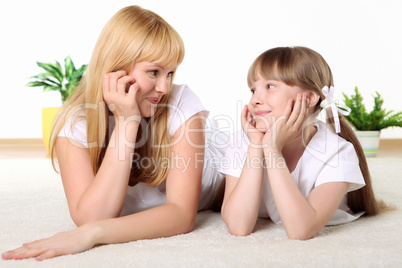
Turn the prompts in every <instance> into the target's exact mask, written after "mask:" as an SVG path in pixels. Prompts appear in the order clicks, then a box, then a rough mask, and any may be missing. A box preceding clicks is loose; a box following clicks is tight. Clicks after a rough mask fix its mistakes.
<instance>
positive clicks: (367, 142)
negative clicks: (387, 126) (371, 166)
mask: <svg viewBox="0 0 402 268" xmlns="http://www.w3.org/2000/svg"><path fill="white" fill-rule="evenodd" d="M355 134H356V136H357V138H358V139H359V142H360V144H361V145H362V147H363V151H364V154H365V156H366V157H375V156H376V155H377V151H378V145H379V144H380V134H381V131H380V130H375V131H357V130H356V131H355Z"/></svg>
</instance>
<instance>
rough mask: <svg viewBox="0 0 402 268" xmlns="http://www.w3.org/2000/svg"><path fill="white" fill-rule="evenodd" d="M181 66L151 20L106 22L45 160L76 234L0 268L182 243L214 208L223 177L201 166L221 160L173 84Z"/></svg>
mask: <svg viewBox="0 0 402 268" xmlns="http://www.w3.org/2000/svg"><path fill="white" fill-rule="evenodd" d="M183 57H184V45H183V41H182V39H181V37H180V36H179V34H178V33H177V32H176V31H175V30H174V29H173V28H172V27H171V26H170V25H169V24H168V23H167V22H166V21H164V20H163V19H162V18H161V17H160V16H158V15H157V14H155V13H153V12H151V11H149V10H145V9H142V8H140V7H138V6H129V7H126V8H123V9H122V10H120V11H119V12H117V13H116V14H115V15H114V16H113V17H112V18H111V19H110V21H109V22H108V23H107V24H106V26H105V27H104V29H103V31H102V32H101V34H100V37H99V39H98V41H97V44H96V46H95V48H94V52H93V55H92V58H91V60H90V63H89V64H88V68H87V72H86V74H85V75H84V77H83V80H82V82H81V83H80V85H79V86H78V87H77V89H76V91H75V93H74V94H73V95H72V96H71V98H70V99H69V100H68V101H67V102H66V103H65V105H64V107H63V109H62V111H61V113H60V115H59V117H58V119H57V121H56V123H55V128H54V132H53V134H54V139H53V141H52V156H55V154H56V155H57V159H58V164H59V167H60V173H61V177H62V180H63V186H64V190H65V193H66V197H67V201H68V207H69V210H70V214H71V217H72V219H73V220H74V222H75V223H76V225H77V226H79V228H78V229H75V230H73V231H70V232H65V233H59V234H56V235H55V236H53V237H50V238H47V239H42V240H39V241H36V242H33V243H29V244H25V245H24V246H23V247H21V248H18V249H16V250H12V251H9V252H6V253H4V254H3V255H2V257H3V259H20V258H30V257H36V259H37V260H44V259H47V258H51V257H55V256H58V255H64V254H71V253H77V252H81V251H84V250H86V249H89V248H91V247H93V246H94V245H96V244H108V243H120V242H127V241H133V240H138V239H148V238H157V237H166V236H172V235H177V234H183V233H186V232H190V231H191V230H192V228H193V225H194V221H195V218H196V214H197V211H198V210H202V209H209V208H213V206H214V205H215V204H216V203H217V202H216V200H214V197H215V193H216V192H217V190H218V188H219V187H218V186H219V185H220V182H221V181H222V177H221V175H219V173H218V172H217V170H216V168H214V167H213V166H212V165H206V164H205V165H204V158H205V159H206V160H208V159H209V158H210V157H213V158H215V157H220V156H222V152H221V151H220V150H219V149H218V148H215V147H214V146H213V144H210V140H209V138H208V137H205V131H204V129H205V122H206V117H207V115H208V112H207V111H206V110H205V108H204V107H203V105H202V104H201V102H200V100H199V99H198V98H197V96H196V95H195V94H194V93H193V92H192V91H191V90H190V89H189V88H188V87H187V86H185V85H182V86H179V85H173V84H172V81H173V77H174V74H175V72H176V70H177V68H178V66H179V64H180V63H181V62H182V60H183ZM213 136H214V137H219V135H216V133H215V134H214V135H213ZM218 203H219V201H218Z"/></svg>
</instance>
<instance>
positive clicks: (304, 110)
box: [295, 94, 307, 127]
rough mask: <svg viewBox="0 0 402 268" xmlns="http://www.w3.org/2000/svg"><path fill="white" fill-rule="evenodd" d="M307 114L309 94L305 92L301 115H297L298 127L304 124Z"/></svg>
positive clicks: (296, 123)
mask: <svg viewBox="0 0 402 268" xmlns="http://www.w3.org/2000/svg"><path fill="white" fill-rule="evenodd" d="M306 115H307V95H306V94H303V96H302V101H301V105H300V111H299V116H298V117H297V119H296V122H295V125H296V126H297V127H300V126H301V125H302V124H303V122H304V119H305V118H306Z"/></svg>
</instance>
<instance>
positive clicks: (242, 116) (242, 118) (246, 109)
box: [241, 105, 248, 128]
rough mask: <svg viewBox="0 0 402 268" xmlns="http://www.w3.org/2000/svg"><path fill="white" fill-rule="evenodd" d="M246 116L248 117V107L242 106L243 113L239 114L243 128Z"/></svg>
mask: <svg viewBox="0 0 402 268" xmlns="http://www.w3.org/2000/svg"><path fill="white" fill-rule="evenodd" d="M247 115H248V106H247V105H244V108H243V111H242V112H241V125H242V126H243V128H244V127H245V126H246V123H247V121H248V120H247Z"/></svg>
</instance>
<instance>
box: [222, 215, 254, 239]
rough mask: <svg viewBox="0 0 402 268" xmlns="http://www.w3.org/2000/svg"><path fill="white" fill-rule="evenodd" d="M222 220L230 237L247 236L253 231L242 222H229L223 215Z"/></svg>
mask: <svg viewBox="0 0 402 268" xmlns="http://www.w3.org/2000/svg"><path fill="white" fill-rule="evenodd" d="M222 218H223V221H224V222H225V224H226V226H227V228H228V231H229V233H230V234H231V235H235V236H248V235H250V234H251V232H252V231H253V230H252V228H250V225H249V224H248V223H246V222H244V221H243V222H242V221H236V220H230V219H228V218H227V217H224V216H223V215H222Z"/></svg>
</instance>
